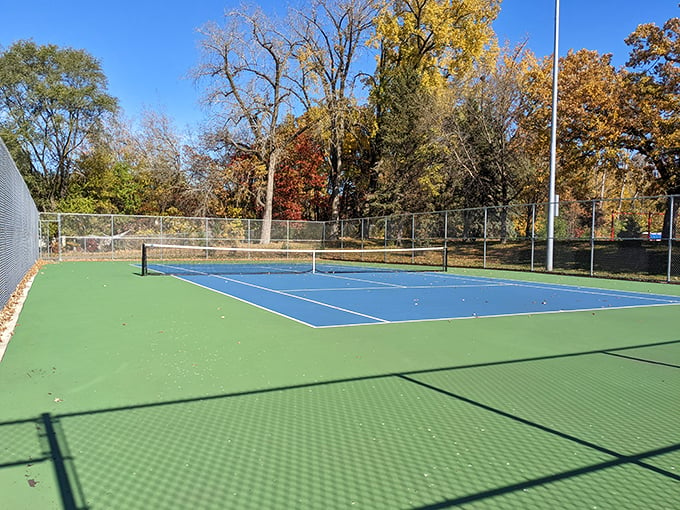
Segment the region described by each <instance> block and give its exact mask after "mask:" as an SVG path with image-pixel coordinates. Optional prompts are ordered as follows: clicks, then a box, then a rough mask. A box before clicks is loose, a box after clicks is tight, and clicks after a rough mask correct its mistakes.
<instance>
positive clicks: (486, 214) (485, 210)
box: [483, 207, 489, 269]
mask: <svg viewBox="0 0 680 510" xmlns="http://www.w3.org/2000/svg"><path fill="white" fill-rule="evenodd" d="M488 211H489V208H488V207H485V208H484V264H483V266H484V269H486V232H487V231H486V222H487V219H488Z"/></svg>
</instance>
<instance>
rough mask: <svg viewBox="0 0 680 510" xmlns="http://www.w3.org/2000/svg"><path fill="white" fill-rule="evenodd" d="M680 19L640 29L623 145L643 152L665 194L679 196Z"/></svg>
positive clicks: (628, 79) (632, 41)
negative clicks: (657, 176) (656, 174)
mask: <svg viewBox="0 0 680 510" xmlns="http://www.w3.org/2000/svg"><path fill="white" fill-rule="evenodd" d="M679 36H680V18H671V19H669V20H668V21H666V23H664V25H663V27H658V26H656V25H655V24H653V23H648V24H644V25H640V26H638V27H637V29H636V30H635V31H634V32H633V33H632V34H631V35H630V36H629V37H628V38H627V39H626V44H628V45H629V46H630V47H631V53H630V58H629V60H628V62H627V63H626V66H627V68H628V72H626V73H625V75H624V82H625V90H626V96H625V102H624V112H623V117H624V119H625V122H624V124H623V133H624V136H623V145H624V146H625V147H627V148H628V149H631V150H633V151H637V152H639V153H640V154H643V155H644V156H645V157H646V158H647V159H648V160H649V161H650V162H651V163H652V164H653V165H654V168H655V170H656V171H657V172H658V174H659V177H660V179H659V181H660V185H661V187H662V189H663V191H664V192H665V193H667V194H679V193H680V38H679Z"/></svg>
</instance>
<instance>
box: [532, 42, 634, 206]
mask: <svg viewBox="0 0 680 510" xmlns="http://www.w3.org/2000/svg"><path fill="white" fill-rule="evenodd" d="M559 66H560V83H559V103H558V110H557V113H558V123H557V140H558V144H557V152H558V154H557V156H558V168H559V172H558V173H557V180H558V183H557V184H558V188H561V189H562V190H563V191H562V193H561V195H562V196H563V197H566V192H567V191H568V192H569V194H570V195H571V198H573V199H576V200H590V199H592V198H596V197H599V198H604V197H605V196H610V195H611V194H612V193H615V192H616V190H618V189H619V187H620V184H621V181H622V179H623V175H624V173H625V170H626V168H627V167H628V164H627V161H629V160H630V158H631V157H632V154H630V153H628V152H626V151H624V150H622V147H621V142H620V135H621V130H622V122H623V120H624V114H623V112H622V97H623V96H622V94H623V92H624V87H623V83H622V80H621V74H620V73H619V72H618V71H617V70H616V69H615V68H614V66H612V64H611V55H609V54H606V55H600V54H599V53H597V52H596V51H591V50H585V49H583V50H579V51H576V52H574V51H569V52H568V54H567V55H566V56H565V57H562V58H561V59H560V62H559ZM551 69H552V58H550V57H549V58H546V59H544V60H543V61H542V62H539V63H537V65H535V66H533V67H532V68H531V69H530V70H529V71H528V73H527V74H526V80H525V85H524V90H525V93H526V95H527V97H526V101H525V107H526V108H525V113H524V117H523V118H522V119H521V121H520V122H521V128H522V130H523V132H524V135H525V137H526V143H527V145H526V150H527V151H528V152H530V153H534V154H540V155H541V157H542V159H543V162H542V165H541V166H542V167H543V168H547V167H548V159H549V146H550V141H549V136H550V135H549V134H550V116H551V90H552V82H551ZM544 173H547V172H544ZM544 188H545V190H547V184H546V185H545V187H544Z"/></svg>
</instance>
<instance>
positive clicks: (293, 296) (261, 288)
mask: <svg viewBox="0 0 680 510" xmlns="http://www.w3.org/2000/svg"><path fill="white" fill-rule="evenodd" d="M168 267H171V266H168ZM176 269H183V270H185V268H179V267H178V268H176ZM190 271H191V270H190ZM194 272H195V273H198V274H200V275H202V276H210V277H211V278H219V279H221V280H225V281H229V282H233V283H238V284H241V285H246V286H248V287H253V288H256V289H259V290H264V291H267V292H273V293H274V294H280V295H282V296H287V297H291V298H294V299H299V300H300V301H307V302H309V303H313V304H315V305H319V306H324V307H326V308H331V309H333V310H338V311H340V312H345V313H349V314H352V315H358V316H359V317H366V318H367V319H372V320H374V321H378V322H386V323H387V322H390V321H388V320H385V319H381V318H380V317H373V316H372V315H367V314H365V313H360V312H356V311H354V310H348V309H346V308H340V307H339V306H334V305H329V304H328V303H323V302H321V301H316V300H314V299H309V298H305V297H302V296H296V295H295V294H288V293H286V292H283V291H280V290H276V289H270V288H267V287H262V286H261V285H255V284H254V283H247V282H241V281H239V280H234V279H233V278H227V277H226V276H219V275H204V274H203V273H201V272H200V271H194ZM174 276H175V278H177V279H178V280H182V281H185V282H189V283H194V284H195V285H198V286H199V287H203V288H205V289H211V290H214V291H216V292H219V293H220V294H224V295H226V296H230V297H233V298H235V299H238V300H239V301H243V302H244V303H250V304H252V305H254V306H257V307H258V308H260V309H262V310H269V311H271V312H274V313H276V314H278V315H281V316H283V317H287V316H286V315H284V314H282V313H279V312H276V311H274V310H271V309H269V308H267V307H265V306H261V305H257V304H255V303H252V302H250V301H248V300H246V299H243V298H238V297H236V296H232V295H231V294H227V293H226V292H221V291H219V290H217V289H212V288H211V287H208V286H206V285H201V284H199V283H195V282H192V281H191V280H186V279H184V278H182V277H181V276H179V275H174ZM298 322H301V323H303V324H307V323H305V322H303V321H298ZM307 325H308V326H309V325H310V324H307ZM312 327H318V326H312Z"/></svg>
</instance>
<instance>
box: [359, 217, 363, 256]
mask: <svg viewBox="0 0 680 510" xmlns="http://www.w3.org/2000/svg"><path fill="white" fill-rule="evenodd" d="M359 221H361V249H362V250H363V249H364V218H361V220H359Z"/></svg>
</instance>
